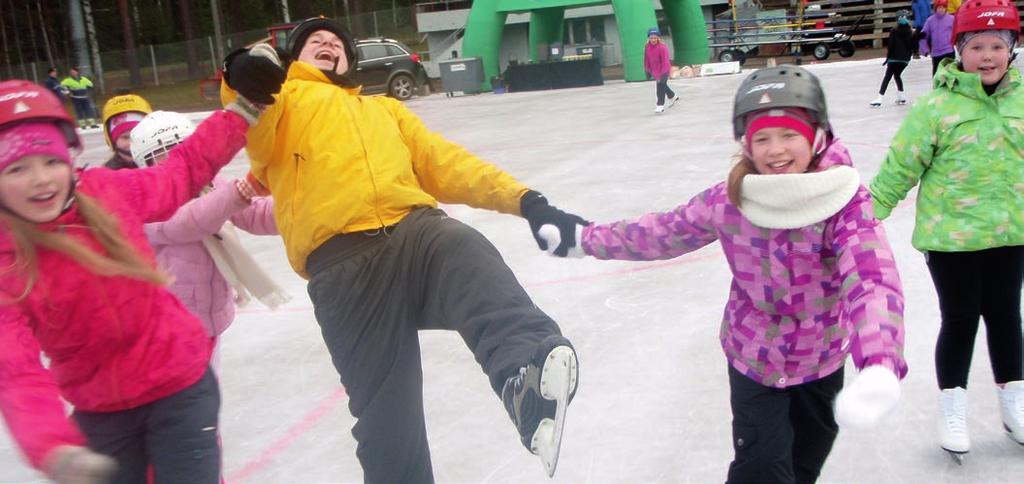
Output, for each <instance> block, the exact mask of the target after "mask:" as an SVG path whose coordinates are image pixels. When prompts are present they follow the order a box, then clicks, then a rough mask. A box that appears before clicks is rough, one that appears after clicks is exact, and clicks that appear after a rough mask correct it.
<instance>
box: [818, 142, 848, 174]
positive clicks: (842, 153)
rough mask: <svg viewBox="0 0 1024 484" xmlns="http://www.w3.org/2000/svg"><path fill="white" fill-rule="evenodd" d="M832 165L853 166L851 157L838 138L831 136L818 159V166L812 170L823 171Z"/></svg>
mask: <svg viewBox="0 0 1024 484" xmlns="http://www.w3.org/2000/svg"><path fill="white" fill-rule="evenodd" d="M834 166H853V157H851V156H850V152H849V150H847V149H846V146H844V145H843V144H842V143H841V142H839V139H838V138H832V140H831V141H829V143H828V147H826V148H825V151H823V152H822V153H821V155H820V159H819V160H818V167H817V168H816V169H815V170H814V171H816V172H817V171H825V170H827V169H829V168H832V167H834Z"/></svg>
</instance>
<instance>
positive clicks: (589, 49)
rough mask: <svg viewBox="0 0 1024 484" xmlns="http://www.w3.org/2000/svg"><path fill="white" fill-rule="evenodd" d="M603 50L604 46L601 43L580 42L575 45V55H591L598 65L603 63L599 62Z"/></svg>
mask: <svg viewBox="0 0 1024 484" xmlns="http://www.w3.org/2000/svg"><path fill="white" fill-rule="evenodd" d="M603 51H604V47H603V46H601V44H580V45H577V46H576V55H592V56H594V59H597V63H598V64H600V65H604V64H603V63H602V62H601V57H602V55H601V54H602V53H603Z"/></svg>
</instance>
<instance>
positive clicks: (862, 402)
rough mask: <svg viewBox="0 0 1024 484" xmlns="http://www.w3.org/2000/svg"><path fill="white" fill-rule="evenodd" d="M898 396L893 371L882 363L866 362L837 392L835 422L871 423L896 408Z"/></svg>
mask: <svg viewBox="0 0 1024 484" xmlns="http://www.w3.org/2000/svg"><path fill="white" fill-rule="evenodd" d="M899 400H900V381H899V378H898V377H897V376H896V374H895V373H893V372H892V370H890V369H888V368H886V367H884V366H878V365H875V366H869V367H867V368H864V369H863V370H861V372H860V375H858V376H857V378H856V379H854V380H853V383H851V384H849V385H847V386H846V387H845V388H843V389H842V390H840V391H839V395H837V396H836V405H835V416H836V422H837V423H839V425H840V426H841V427H849V428H865V427H870V426H872V425H874V424H876V423H877V422H878V421H879V420H881V419H882V417H884V416H886V415H887V414H889V412H891V411H892V410H893V409H894V408H896V404H897V403H898V402H899Z"/></svg>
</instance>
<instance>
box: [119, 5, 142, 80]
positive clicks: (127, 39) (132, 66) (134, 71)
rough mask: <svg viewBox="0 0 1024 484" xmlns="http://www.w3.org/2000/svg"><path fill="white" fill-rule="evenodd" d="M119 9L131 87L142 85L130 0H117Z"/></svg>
mask: <svg viewBox="0 0 1024 484" xmlns="http://www.w3.org/2000/svg"><path fill="white" fill-rule="evenodd" d="M117 9H118V10H119V11H120V13H121V31H122V32H123V35H124V63H125V65H126V66H128V77H129V81H128V82H129V84H131V87H139V86H141V85H142V73H141V72H139V57H138V55H137V54H136V52H135V32H134V31H133V29H132V16H131V10H130V9H129V8H128V0H117Z"/></svg>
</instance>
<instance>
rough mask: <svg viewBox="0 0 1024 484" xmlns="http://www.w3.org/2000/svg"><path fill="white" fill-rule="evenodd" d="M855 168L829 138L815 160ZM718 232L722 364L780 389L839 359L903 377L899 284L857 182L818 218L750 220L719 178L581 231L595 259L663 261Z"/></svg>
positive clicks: (827, 369) (822, 373) (819, 373)
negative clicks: (669, 205)
mask: <svg viewBox="0 0 1024 484" xmlns="http://www.w3.org/2000/svg"><path fill="white" fill-rule="evenodd" d="M834 165H847V166H852V162H851V160H850V154H849V152H848V151H847V150H846V148H845V147H843V146H842V145H841V144H840V143H839V142H838V141H835V142H833V143H832V144H831V145H830V146H829V148H828V149H827V150H826V151H825V153H824V154H823V155H822V160H821V163H820V165H819V169H821V170H824V169H827V168H828V167H830V166H834ZM716 240H717V241H720V242H721V246H722V250H723V251H724V252H725V257H726V259H727V260H728V262H729V268H730V269H731V270H732V274H733V280H732V287H731V289H730V290H729V300H728V302H727V303H726V305H725V311H724V315H723V318H722V328H721V333H720V339H721V343H722V349H723V350H724V351H725V355H726V358H727V359H728V361H729V363H730V364H731V365H732V367H733V368H735V369H736V370H737V371H739V372H740V373H742V374H744V375H746V376H747V377H749V378H750V379H752V380H755V381H757V382H759V383H761V384H762V385H765V386H771V387H776V388H786V387H790V386H793V385H799V384H801V383H806V382H809V381H814V380H817V379H819V378H824V377H826V376H828V375H830V374H832V373H833V372H835V371H836V370H839V369H841V368H842V367H843V363H844V362H845V361H846V357H847V355H849V356H851V357H852V359H853V363H854V365H855V366H856V367H857V368H864V367H866V366H870V365H882V366H885V367H887V368H889V369H891V370H893V372H895V373H896V374H897V375H899V376H900V377H901V378H902V377H903V375H905V374H906V372H907V363H906V360H904V358H903V336H904V329H903V290H902V287H901V285H900V278H899V274H898V273H897V271H896V262H895V260H894V259H893V255H892V251H891V250H890V249H889V244H888V242H887V240H886V238H885V231H884V230H883V229H882V225H881V223H880V222H879V221H878V220H877V219H876V218H875V217H874V213H873V212H872V207H871V196H870V194H869V193H868V191H867V189H866V188H864V187H863V186H861V187H860V188H859V190H858V191H857V194H856V195H855V196H854V197H853V199H852V200H850V202H849V203H848V204H847V205H846V206H845V207H843V208H842V209H841V210H839V211H838V212H837V213H835V214H833V215H832V216H831V217H829V218H828V219H826V220H823V221H821V222H818V223H816V224H813V225H809V226H806V227H801V228H796V229H766V228H761V227H757V226H755V225H753V224H752V223H751V222H750V221H749V220H747V219H746V217H744V216H743V214H742V213H741V212H740V211H739V209H737V208H736V206H735V205H733V204H732V203H731V202H730V201H729V197H728V195H727V193H726V188H725V182H722V183H719V184H717V185H715V186H713V187H711V188H709V189H707V190H704V191H703V192H701V193H700V194H698V195H697V196H695V197H694V198H693V199H691V200H690V201H689V202H688V203H686V204H683V205H680V206H679V207H676V208H675V209H674V210H672V211H669V212H662V213H651V214H648V215H644V216H642V217H640V219H639V220H636V221H623V222H618V223H612V224H606V225H590V226H589V227H587V228H585V229H583V237H582V240H581V241H580V244H581V246H582V247H583V250H584V251H586V253H587V254H589V255H592V256H594V257H596V258H598V259H620V260H659V259H670V258H673V257H678V256H680V255H683V254H686V253H688V252H692V251H695V250H697V249H700V248H701V247H704V246H706V245H708V244H711V243H712V242H714V241H716Z"/></svg>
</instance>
